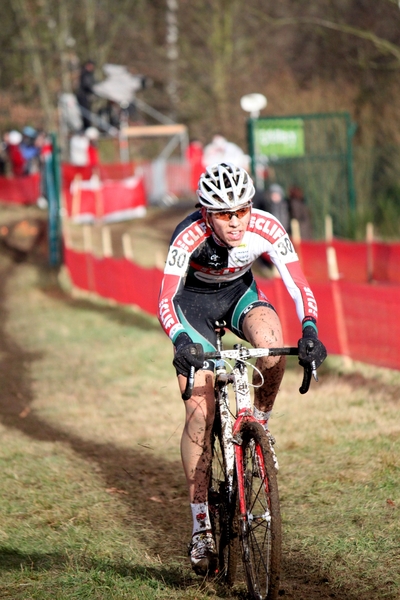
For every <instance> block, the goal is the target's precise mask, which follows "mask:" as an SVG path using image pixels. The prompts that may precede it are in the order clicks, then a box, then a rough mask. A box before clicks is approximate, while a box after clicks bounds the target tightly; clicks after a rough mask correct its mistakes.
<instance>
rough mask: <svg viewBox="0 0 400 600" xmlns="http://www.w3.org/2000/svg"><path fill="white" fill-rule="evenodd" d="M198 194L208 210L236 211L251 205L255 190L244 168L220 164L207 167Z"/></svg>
mask: <svg viewBox="0 0 400 600" xmlns="http://www.w3.org/2000/svg"><path fill="white" fill-rule="evenodd" d="M196 193H197V198H198V200H199V202H200V204H201V205H202V206H204V207H205V208H207V210H210V211H218V210H234V209H235V208H238V207H239V206H243V205H245V204H250V202H251V199H252V197H253V196H254V194H255V189H254V185H253V181H252V179H251V177H250V175H249V174H248V173H247V171H245V170H244V169H242V167H236V166H235V165H232V164H231V163H220V164H216V165H211V166H210V167H207V169H206V172H205V173H203V174H202V175H201V177H200V179H199V186H198V188H197V191H196Z"/></svg>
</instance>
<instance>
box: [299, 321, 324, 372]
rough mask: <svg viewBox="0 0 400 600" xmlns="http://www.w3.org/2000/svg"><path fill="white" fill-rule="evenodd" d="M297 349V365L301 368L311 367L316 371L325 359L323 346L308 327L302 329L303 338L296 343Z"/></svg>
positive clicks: (316, 335) (314, 332) (313, 330)
mask: <svg viewBox="0 0 400 600" xmlns="http://www.w3.org/2000/svg"><path fill="white" fill-rule="evenodd" d="M298 348H299V363H300V364H301V366H302V367H305V366H307V365H311V366H312V368H313V369H318V367H320V366H321V365H322V363H323V362H324V360H325V359H326V357H327V352H326V348H325V346H324V344H323V343H322V342H321V341H320V340H319V339H318V334H317V332H316V331H315V329H314V328H313V327H311V326H310V325H308V326H307V327H305V328H304V329H303V337H302V338H301V339H300V340H299V342H298Z"/></svg>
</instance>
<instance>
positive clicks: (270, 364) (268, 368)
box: [243, 306, 286, 412]
mask: <svg viewBox="0 0 400 600" xmlns="http://www.w3.org/2000/svg"><path fill="white" fill-rule="evenodd" d="M243 332H244V334H245V336H246V339H247V341H249V342H250V344H251V345H252V346H254V347H256V348H277V347H279V346H283V337H282V326H281V322H280V320H279V317H278V315H277V314H276V312H275V311H274V310H272V309H271V308H268V307H266V306H258V307H256V308H253V309H252V310H251V311H250V312H249V313H248V315H247V316H246V318H245V320H244V324H243ZM256 366H257V368H258V369H259V370H260V371H261V373H262V375H263V377H264V384H263V385H262V387H259V388H256V389H255V392H254V405H255V406H256V407H257V408H258V409H260V410H262V411H263V412H269V411H270V410H272V407H273V405H274V402H275V398H276V395H277V393H278V391H279V387H280V384H281V381H282V378H283V374H284V372H285V366H286V357H285V356H268V357H263V358H259V359H257V362H256ZM260 383H261V378H260V376H259V375H258V373H257V372H256V371H254V375H253V384H254V385H260Z"/></svg>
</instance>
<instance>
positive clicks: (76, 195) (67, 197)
mask: <svg viewBox="0 0 400 600" xmlns="http://www.w3.org/2000/svg"><path fill="white" fill-rule="evenodd" d="M64 205H65V209H66V212H67V215H68V216H74V217H76V216H78V215H92V216H93V217H98V218H100V217H102V216H105V215H111V214H112V213H118V212H122V211H127V210H131V209H134V208H137V207H139V206H145V205H146V193H145V189H144V183H143V179H141V178H139V177H131V178H130V179H123V180H122V181H117V180H111V179H109V180H106V181H102V182H99V183H93V184H92V182H91V181H81V182H79V181H75V182H74V183H73V185H72V186H71V188H68V189H65V190H64Z"/></svg>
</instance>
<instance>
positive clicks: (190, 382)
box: [182, 365, 196, 400]
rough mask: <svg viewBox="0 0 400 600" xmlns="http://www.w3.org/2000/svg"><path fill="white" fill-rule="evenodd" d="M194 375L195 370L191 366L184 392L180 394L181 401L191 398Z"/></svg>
mask: <svg viewBox="0 0 400 600" xmlns="http://www.w3.org/2000/svg"><path fill="white" fill-rule="evenodd" d="M195 373H196V369H195V368H194V367H193V365H192V366H191V367H190V371H189V375H188V378H187V380H186V387H185V391H184V392H183V394H182V400H189V399H190V398H191V397H192V392H193V386H194V376H195Z"/></svg>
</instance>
